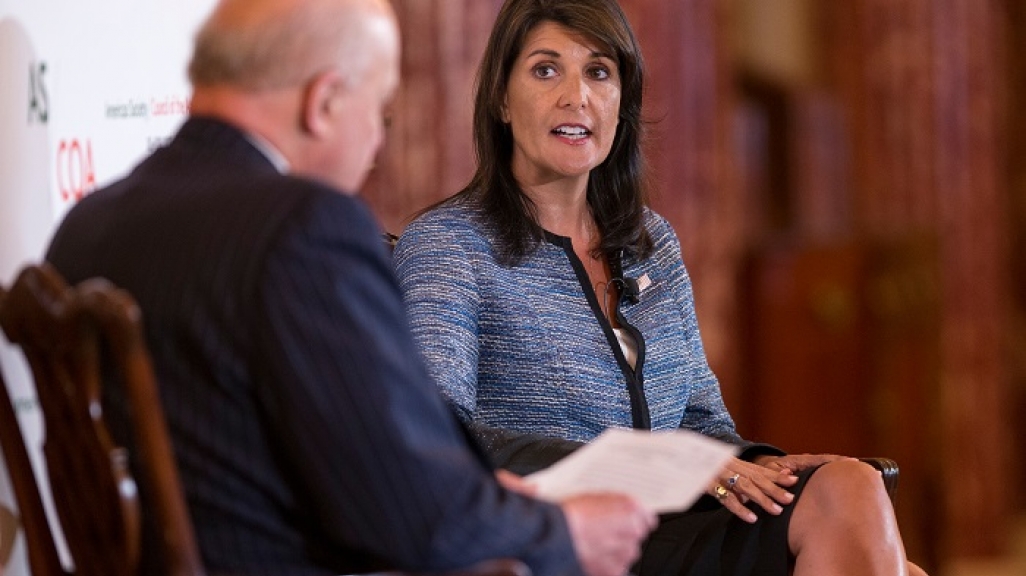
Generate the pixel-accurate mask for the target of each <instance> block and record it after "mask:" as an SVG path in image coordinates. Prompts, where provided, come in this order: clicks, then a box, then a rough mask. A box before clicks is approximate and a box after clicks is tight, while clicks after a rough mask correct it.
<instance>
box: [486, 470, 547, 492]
mask: <svg viewBox="0 0 1026 576" xmlns="http://www.w3.org/2000/svg"><path fill="white" fill-rule="evenodd" d="M495 479H496V480H498V481H499V484H501V485H502V487H503V488H505V489H506V490H512V491H514V492H519V493H520V494H523V495H524V496H531V497H533V498H536V497H537V496H538V487H537V486H535V485H534V484H532V483H531V482H528V481H527V480H525V479H524V477H523V476H518V475H516V474H514V473H512V472H510V471H509V470H503V469H501V468H500V469H498V470H496V471H495Z"/></svg>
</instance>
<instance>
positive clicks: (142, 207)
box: [47, 118, 579, 575]
mask: <svg viewBox="0 0 1026 576" xmlns="http://www.w3.org/2000/svg"><path fill="white" fill-rule="evenodd" d="M47 259H48V260H49V261H50V262H52V263H53V264H54V265H55V266H56V267H57V269H58V270H60V271H61V272H62V273H63V274H64V275H65V276H66V277H67V279H68V281H69V282H72V283H75V282H79V281H81V280H83V279H85V278H87V277H91V276H103V277H106V278H109V279H110V280H112V281H113V282H114V283H116V284H118V285H120V286H122V287H124V288H126V289H128V290H129V291H130V292H131V293H132V294H133V295H134V296H135V297H136V299H137V300H138V301H139V304H140V306H141V308H142V311H143V318H144V323H145V329H146V335H147V340H148V344H149V346H150V349H151V352H152V354H153V359H154V363H155V367H156V370H157V374H158V377H159V379H160V383H161V396H162V399H163V402H164V408H165V411H166V412H167V417H168V423H169V427H170V429H171V435H172V440H173V443H174V447H175V453H176V456H177V459H178V466H179V470H180V472H181V476H182V482H183V484H184V487H185V491H186V496H187V499H188V503H189V508H190V511H191V514H192V519H193V522H194V524H195V526H196V531H197V536H198V539H199V544H200V548H201V551H202V553H203V557H204V560H205V562H206V563H207V565H208V568H209V569H210V570H211V571H212V572H215V573H216V572H231V573H237V574H321V573H340V572H355V571H364V570H371V569H383V568H390V567H397V568H404V569H425V568H444V567H452V566H456V565H459V564H465V563H468V562H473V561H476V560H480V559H483V558H486V557H492V556H515V557H520V558H523V559H525V560H526V561H527V562H528V563H529V564H530V565H532V567H533V568H534V569H535V570H536V571H537V573H538V574H540V575H545V574H563V573H570V574H573V573H577V572H579V567H578V566H577V563H576V560H575V559H574V555H573V551H572V544H571V542H570V539H569V536H568V532H567V528H566V524H565V520H564V519H563V517H562V514H561V513H560V512H559V510H558V509H557V508H556V507H554V506H551V505H547V504H543V503H540V502H536V501H533V500H531V499H527V498H523V497H520V496H518V495H516V494H512V493H509V492H506V491H504V490H502V489H500V488H499V487H498V486H497V485H496V483H495V482H494V481H493V479H492V477H491V471H490V470H489V468H488V466H487V465H486V464H485V463H484V462H483V460H482V459H481V458H480V457H479V456H478V455H477V454H476V453H475V452H473V451H472V450H471V448H470V447H469V445H468V443H467V440H466V437H465V435H464V433H463V431H462V430H461V428H460V427H459V425H458V424H457V423H456V422H455V420H454V418H453V417H452V414H451V413H450V412H449V411H448V409H447V407H446V406H445V404H444V401H443V400H442V399H441V397H440V396H439V395H438V393H437V391H436V389H435V387H434V385H433V383H432V382H430V381H429V378H428V376H427V372H426V371H425V369H424V368H423V367H422V365H421V362H420V361H419V359H418V358H419V357H418V354H417V352H416V350H415V348H414V345H413V342H412V340H411V338H410V336H409V334H408V328H407V324H406V318H405V315H404V311H403V308H402V304H401V299H400V295H399V292H398V288H397V286H396V283H395V281H394V280H393V276H392V272H391V265H390V262H389V257H388V255H387V253H386V251H385V249H384V246H383V243H382V242H381V240H380V231H379V229H378V227H377V225H376V224H375V222H374V220H373V218H372V216H371V214H370V213H369V211H368V210H367V209H366V207H365V206H364V205H363V204H362V203H361V202H360V201H358V200H356V199H354V198H351V197H347V196H344V195H342V194H340V193H338V192H337V191H335V190H333V189H330V188H329V187H326V186H324V185H322V184H319V183H316V182H312V181H307V180H302V179H298V178H294V177H290V176H285V175H281V174H279V173H278V172H277V171H276V170H275V169H274V167H273V166H272V164H271V163H270V162H269V161H268V160H267V159H266V158H265V157H264V156H263V155H262V154H261V153H260V152H259V151H258V150H257V149H256V148H254V147H253V146H252V145H251V144H250V142H249V141H248V140H247V139H246V138H245V136H244V135H243V134H242V133H241V132H240V131H238V130H236V129H235V128H233V127H231V126H229V125H226V124H223V123H221V122H218V121H214V120H211V119H202V118H193V119H190V120H188V121H187V122H186V123H185V125H184V126H183V127H182V129H181V130H180V132H179V133H178V134H177V135H176V137H175V138H174V140H173V141H172V142H171V143H170V145H169V146H167V147H166V148H162V149H160V150H158V151H156V152H155V153H154V154H153V155H152V156H150V157H149V158H147V159H146V160H145V161H143V162H142V163H141V164H140V165H139V166H138V167H137V168H136V169H135V170H134V171H132V172H131V173H130V174H129V175H128V176H127V177H125V178H124V179H123V180H120V181H118V182H116V183H114V184H113V185H111V186H109V187H106V188H105V189H103V190H100V191H98V192H96V193H95V194H92V195H91V196H89V197H87V198H85V199H84V200H83V201H81V202H80V203H79V204H78V205H76V206H75V207H74V208H73V209H72V210H71V211H70V212H69V214H68V215H67V217H66V218H65V220H64V221H63V222H62V224H61V226H60V227H59V229H58V230H57V233H56V235H55V236H54V239H53V242H52V244H51V246H50V249H49V252H48V255H47ZM107 401H108V403H109V407H108V412H109V413H110V415H111V417H112V418H113V419H114V420H115V423H116V424H118V425H119V428H118V430H117V431H116V434H117V435H121V436H123V435H124V428H123V426H124V410H123V409H122V408H121V406H122V402H121V401H120V399H119V398H118V395H117V392H116V391H115V392H112V393H111V396H110V397H109V398H108V399H107ZM125 441H126V442H129V444H130V440H129V439H126V440H125ZM143 489H144V490H145V486H144V487H143ZM144 502H145V500H144ZM151 536H152V535H151ZM147 559H148V560H149V561H155V562H159V559H156V558H153V557H152V554H149V555H148V556H147Z"/></svg>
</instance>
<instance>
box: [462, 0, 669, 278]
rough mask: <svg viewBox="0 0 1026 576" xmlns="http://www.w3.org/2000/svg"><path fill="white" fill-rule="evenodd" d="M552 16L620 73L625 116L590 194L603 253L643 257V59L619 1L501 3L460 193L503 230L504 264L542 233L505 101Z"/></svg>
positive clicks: (646, 245)
mask: <svg viewBox="0 0 1026 576" xmlns="http://www.w3.org/2000/svg"><path fill="white" fill-rule="evenodd" d="M543 22H554V23H556V24H560V25H562V26H565V27H566V28H568V29H570V30H573V31H574V32H577V33H580V34H581V35H583V36H584V37H586V38H588V39H590V40H592V41H594V42H596V43H598V44H599V45H600V46H601V47H602V48H603V49H604V50H607V51H608V52H609V54H611V55H612V57H613V58H614V59H615V60H616V65H617V68H618V69H619V73H620V83H621V86H620V115H619V124H618V126H617V129H616V136H615V138H614V140H613V145H612V148H611V150H610V152H609V157H608V158H606V160H605V161H604V162H603V163H602V164H600V165H599V166H597V167H595V168H594V169H593V170H592V172H591V175H590V177H589V178H588V191H587V200H588V205H589V207H590V209H591V212H592V215H593V216H594V218H595V220H596V222H597V224H598V227H599V230H600V232H601V234H602V244H601V246H600V247H599V248H598V252H601V253H602V254H604V255H606V256H610V257H613V256H615V255H617V254H619V253H620V251H621V250H622V251H623V253H625V254H628V255H631V256H633V257H638V258H640V257H645V256H647V255H648V254H649V253H650V252H651V250H652V240H651V238H649V236H648V233H647V232H646V231H645V227H644V222H643V217H644V207H645V204H646V193H645V185H644V178H643V172H644V159H643V157H642V153H641V132H642V120H641V99H642V88H643V83H644V65H643V62H642V59H641V50H640V48H639V47H638V43H637V40H636V39H635V38H634V33H633V32H632V31H631V28H630V24H628V22H627V17H626V16H625V15H624V13H623V11H622V10H621V9H620V6H619V5H618V4H617V3H616V1H615V0H506V2H505V3H504V4H503V5H502V8H501V9H500V10H499V15H498V18H497V19H496V21H495V26H494V27H493V28H492V34H491V37H490V38H489V39H488V45H487V47H486V48H485V53H484V58H483V59H482V61H481V67H480V69H479V70H478V75H477V92H476V94H475V99H474V144H475V147H476V151H477V161H478V166H477V172H475V174H474V177H473V179H472V180H471V181H470V183H469V184H468V185H467V187H466V188H465V189H464V190H463V191H461V192H460V194H459V195H460V196H471V197H473V198H475V199H477V200H478V201H479V202H480V203H481V206H482V208H483V210H484V212H485V214H486V216H487V217H488V218H489V219H491V221H492V223H493V224H496V225H497V226H496V229H497V230H498V233H499V243H498V246H497V247H496V250H497V256H498V259H499V261H500V262H501V263H503V264H506V265H512V264H516V263H518V262H520V261H521V260H522V259H523V258H524V256H526V255H527V254H528V253H529V252H531V251H532V250H533V249H534V248H535V246H537V243H538V242H539V241H541V239H542V238H543V231H542V229H541V227H540V226H539V225H538V222H537V220H536V218H535V212H534V205H533V203H532V202H531V200H530V199H529V198H528V197H527V196H526V195H525V194H524V192H523V191H522V190H521V188H520V186H519V185H518V184H517V182H516V179H515V178H514V177H513V171H512V158H513V132H512V130H511V129H510V126H509V125H508V124H506V123H505V122H503V120H502V112H501V110H502V106H503V102H504V101H505V99H506V92H507V90H508V88H509V77H510V73H511V70H512V68H513V64H514V62H515V61H516V59H517V57H518V56H519V55H520V51H521V49H522V48H523V44H524V40H525V38H526V37H527V35H528V34H529V33H530V32H531V31H532V30H533V29H534V28H535V27H537V26H538V25H539V24H542V23H543Z"/></svg>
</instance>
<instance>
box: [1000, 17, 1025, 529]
mask: <svg viewBox="0 0 1026 576" xmlns="http://www.w3.org/2000/svg"><path fill="white" fill-rule="evenodd" d="M1004 8H1005V10H1006V13H1007V15H1008V16H1007V22H1008V34H1007V37H1006V40H1005V50H1006V58H1005V60H1004V69H1005V77H1006V79H1007V82H1008V87H1007V92H1006V94H1007V96H1006V98H1007V100H1006V102H1005V105H1004V108H1005V110H1006V111H1007V115H1008V116H1007V121H1006V122H1005V125H1006V126H1011V127H1017V126H1026V65H1024V64H1026V3H1024V2H1022V0H1005V3H1004ZM1005 137H1006V138H1007V139H1008V140H1007V153H1006V158H1007V159H1009V160H1010V159H1014V158H1023V157H1026V130H1017V129H1011V130H1008V131H1007V132H1006V134H1005ZM1005 170H1006V174H1007V179H1008V197H1009V202H1010V205H1009V212H1008V213H1009V218H1010V220H1011V223H1010V225H1009V228H1010V231H1011V238H1010V241H1009V242H1010V250H1009V257H1010V258H1009V261H1008V263H1009V264H1008V265H1009V269H1010V270H1009V272H1010V276H1011V280H1010V284H1011V290H1012V292H1011V294H1010V297H1011V299H1012V300H1013V304H1012V307H1013V313H1012V315H1011V318H1010V324H1011V334H1010V337H1009V349H1010V352H1009V356H1010V358H1011V363H1012V372H1013V373H1012V386H1011V387H1012V394H1013V398H1012V401H1011V403H1010V405H1011V406H1012V411H1013V413H1016V414H1023V413H1026V163H1024V162H1014V161H1006V166H1005ZM1014 426H1015V427H1016V430H1013V432H1012V438H1013V439H1014V440H1013V443H1014V444H1013V447H1012V449H1011V453H1012V454H1026V418H1018V419H1015V422H1014ZM1012 466H1013V467H1015V469H1016V473H1015V481H1014V482H1013V484H1014V485H1015V486H1019V487H1024V486H1026V460H1024V459H1022V458H1015V457H1013V463H1012ZM1011 497H1012V498H1013V499H1014V504H1015V507H1016V509H1017V510H1018V511H1019V512H1020V514H1021V513H1023V512H1024V511H1026V494H1023V492H1022V491H1021V490H1015V491H1013V493H1012V494H1011Z"/></svg>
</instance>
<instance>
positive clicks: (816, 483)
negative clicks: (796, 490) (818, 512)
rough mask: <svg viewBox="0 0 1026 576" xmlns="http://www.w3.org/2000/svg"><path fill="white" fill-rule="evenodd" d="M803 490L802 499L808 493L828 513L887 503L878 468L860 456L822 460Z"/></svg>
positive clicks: (807, 495) (874, 506)
mask: <svg viewBox="0 0 1026 576" xmlns="http://www.w3.org/2000/svg"><path fill="white" fill-rule="evenodd" d="M805 492H806V493H805V494H803V495H802V496H803V499H805V498H806V497H809V498H810V499H811V500H814V501H815V502H816V504H817V505H818V506H820V507H822V509H823V511H824V512H827V513H831V512H835V511H838V510H842V509H850V508H851V507H852V506H856V507H859V508H870V509H872V508H876V507H878V506H881V505H888V506H889V504H890V500H889V499H888V497H887V491H886V489H885V488H884V484H883V479H882V478H881V477H880V472H879V471H877V469H876V468H873V467H872V466H870V465H869V464H866V463H865V462H861V461H859V460H838V461H836V462H829V463H827V464H824V465H823V466H822V467H820V469H819V470H817V471H816V473H815V474H813V475H812V477H811V478H810V479H809V484H808V486H807V487H806V489H805Z"/></svg>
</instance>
